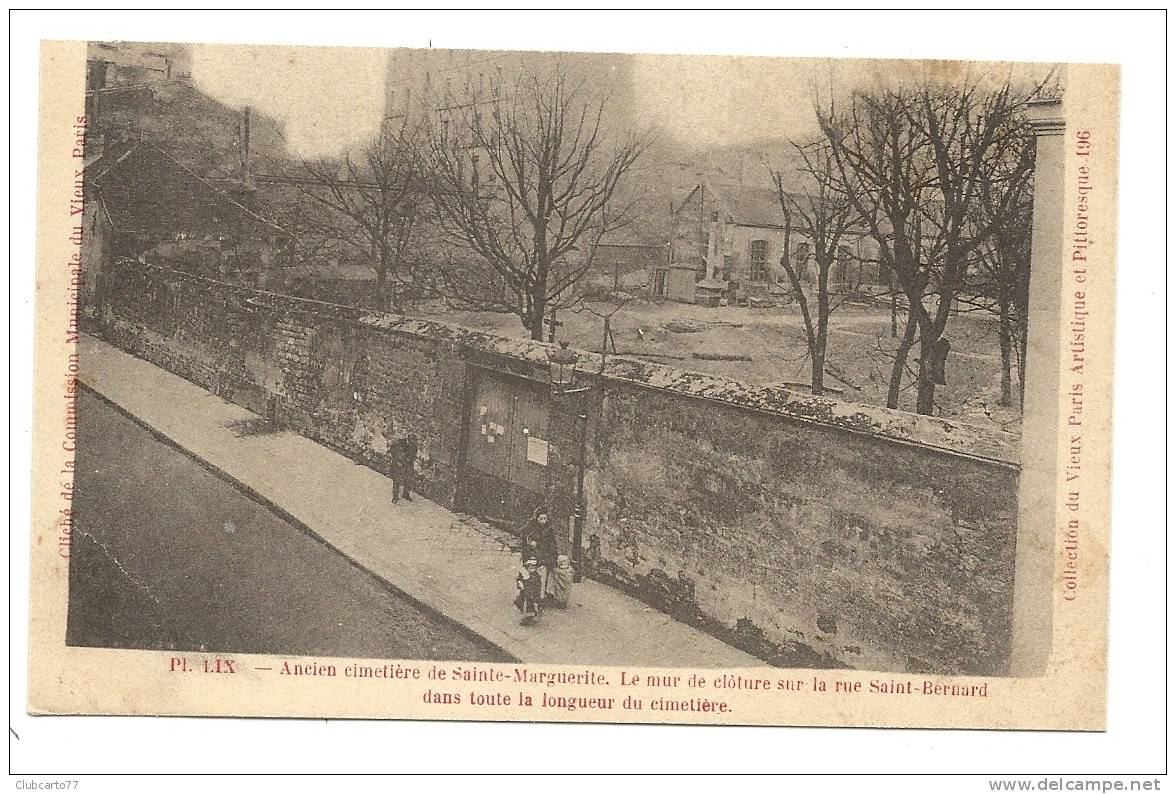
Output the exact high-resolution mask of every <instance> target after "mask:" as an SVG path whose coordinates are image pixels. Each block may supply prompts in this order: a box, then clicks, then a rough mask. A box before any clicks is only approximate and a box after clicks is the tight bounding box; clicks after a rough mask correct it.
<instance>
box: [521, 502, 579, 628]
mask: <svg viewBox="0 0 1176 794" xmlns="http://www.w3.org/2000/svg"><path fill="white" fill-rule="evenodd" d="M520 554H521V557H522V563H523V566H522V570H520V571H519V574H518V576H517V577H516V578H515V587H516V589H517V590H518V594H517V595H516V596H515V606H516V607H518V610H519V612H521V613H522V616H523V618H522V624H523V625H524V626H529V625H531V624H532V623H534V622H535V620H536V619H537V618H538V617H539V615H540V614H542V612H543V608H544V607H545V606H547V605H551V606H555V607H558V608H560V609H566V608H567V607H568V604H570V603H571V598H572V578H573V572H572V563H571V560H570V559H569V558H568V556H567V555H566V554H560V553H559V544H558V542H557V541H556V537H555V525H554V524H553V523H552V522H551V516H550V514H549V513H548V511H547V509H546V508H543V507H540V508H537V509H536V510H535V512H534V513H533V514H532V515H531V520H530V521H528V522H527V526H526V527H525V528H524V530H523V537H522V544H521V551H520Z"/></svg>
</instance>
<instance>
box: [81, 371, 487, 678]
mask: <svg viewBox="0 0 1176 794" xmlns="http://www.w3.org/2000/svg"><path fill="white" fill-rule="evenodd" d="M79 416H80V419H79V423H78V426H79V428H80V432H81V438H80V442H79V445H78V447H79V452H78V458H77V464H78V469H77V476H76V480H75V483H76V489H77V496H76V498H75V501H74V505H75V508H76V509H77V511H78V512H77V520H76V524H75V536H74V544H73V549H72V552H73V553H72V556H71V560H70V597H71V598H70V611H69V624H68V633H69V634H68V641H69V642H70V643H71V644H75V645H95V646H107V647H110V646H113V647H125V648H155V649H181V650H209V651H229V652H237V653H261V652H268V653H277V654H283V655H295V654H310V655H332V656H356V657H367V658H380V657H385V658H405V659H479V660H492V661H509V659H510V657H509V656H507V655H506V654H504V653H503V652H502V651H500V650H499V649H497V648H494V647H493V646H491V645H489V644H488V643H485V642H483V641H480V640H479V639H476V638H474V637H471V636H470V635H469V634H468V633H467V632H464V631H462V630H461V629H459V628H458V627H456V626H454V625H452V624H451V623H450V622H449V621H446V620H444V619H442V618H439V617H437V616H436V615H433V614H430V613H429V612H427V611H426V610H423V609H421V608H419V607H418V606H416V605H414V604H413V603H412V602H410V601H409V600H407V599H405V598H404V597H403V596H401V595H398V594H396V593H395V592H394V591H392V590H390V589H389V588H388V587H387V586H386V585H384V584H383V583H381V582H380V581H379V580H378V579H376V578H375V577H374V576H372V575H371V574H370V573H368V572H367V571H364V570H362V569H360V568H357V567H356V566H355V565H353V564H352V563H351V562H350V561H349V560H347V559H346V558H345V557H343V556H342V555H340V554H339V553H338V552H336V551H334V550H333V549H331V548H329V547H328V546H326V545H324V544H322V543H321V542H319V541H317V540H315V539H314V538H312V537H311V536H309V535H307V534H306V533H304V532H303V531H302V530H301V529H299V528H297V527H294V526H292V525H290V524H289V523H287V522H286V521H284V520H282V519H281V518H280V517H278V516H277V515H276V514H274V513H273V512H272V511H271V510H269V509H268V508H267V507H264V506H262V505H260V504H258V503H257V502H255V501H253V500H252V499H250V498H249V497H247V496H246V495H245V494H243V493H241V492H240V491H239V490H238V489H237V488H235V487H233V486H232V485H230V484H228V483H226V482H225V481H224V480H223V479H221V478H219V477H217V476H216V475H215V474H213V473H212V472H210V471H208V470H207V469H206V468H204V467H203V466H201V465H200V464H199V463H197V462H195V461H193V460H192V459H191V458H190V457H188V456H187V455H185V454H183V453H182V452H180V451H179V450H176V449H175V448H173V447H171V446H169V445H167V444H164V443H163V442H161V441H160V440H159V439H157V438H156V437H155V436H153V435H152V434H151V433H150V432H148V431H146V430H144V429H143V428H142V427H140V426H139V425H137V424H135V423H134V422H133V421H131V420H130V419H129V418H127V417H126V416H124V415H123V414H121V413H119V412H118V411H116V410H115V409H114V408H112V407H111V406H110V405H108V404H107V403H105V402H103V401H102V400H101V399H99V398H98V397H95V396H94V395H92V394H90V393H89V392H82V393H81V395H80V398H79Z"/></svg>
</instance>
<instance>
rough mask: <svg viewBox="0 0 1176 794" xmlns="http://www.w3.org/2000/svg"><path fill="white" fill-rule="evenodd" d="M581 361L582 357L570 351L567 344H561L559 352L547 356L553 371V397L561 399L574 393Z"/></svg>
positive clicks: (555, 351) (554, 351)
mask: <svg viewBox="0 0 1176 794" xmlns="http://www.w3.org/2000/svg"><path fill="white" fill-rule="evenodd" d="M579 360H580V357H579V356H577V355H576V351H574V350H569V349H568V343H567V342H560V343H559V349H558V350H553V351H552V352H550V353H548V354H547V362H548V367H549V368H550V369H551V394H552V396H553V397H559V396H561V395H564V394H568V393H570V392H571V391H573V389H572V384H573V383H575V381H576V363H577V362H578V361H579ZM581 391H586V390H581Z"/></svg>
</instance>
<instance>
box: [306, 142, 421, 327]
mask: <svg viewBox="0 0 1176 794" xmlns="http://www.w3.org/2000/svg"><path fill="white" fill-rule="evenodd" d="M421 141H422V135H421V131H420V128H419V127H405V128H401V129H393V128H392V127H390V126H385V128H384V129H383V130H382V131H381V133H380V135H379V137H378V138H377V139H376V140H374V141H372V142H371V143H370V144H368V145H367V146H365V147H364V148H363V149H362V150H361V151H359V152H358V153H357V154H354V155H353V154H351V153H348V154H346V155H344V156H343V157H341V158H337V159H332V160H324V161H320V162H315V163H311V162H306V161H304V162H303V163H302V169H301V171H302V173H301V174H300V175H298V176H296V177H295V178H293V179H291V180H290V182H291V184H294V185H295V186H296V187H297V189H298V191H299V192H300V193H301V195H302V196H304V197H305V198H306V199H308V200H309V201H310V202H312V203H314V204H318V205H320V206H321V207H324V208H326V209H327V210H328V212H326V213H316V214H308V215H306V216H305V217H304V219H303V223H310V224H312V226H313V227H314V228H315V230H316V231H317V233H318V235H319V237H320V239H321V240H324V241H326V242H327V243H334V244H336V245H337V246H341V247H342V248H344V249H346V250H350V251H351V252H352V253H353V254H354V255H355V257H356V258H357V259H358V260H359V261H361V262H367V263H370V265H371V267H372V269H373V270H374V271H375V274H376V284H375V291H374V294H373V296H372V300H373V304H374V305H375V306H376V307H377V308H379V309H388V308H392V309H394V310H398V309H399V308H400V304H401V298H402V297H403V292H404V290H405V289H406V288H408V287H409V286H410V285H411V283H412V278H411V274H410V273H408V272H406V271H407V270H408V267H407V266H408V264H409V262H410V259H411V253H412V251H413V249H414V246H415V245H416V243H418V242H419V232H420V227H421V225H422V216H423V215H424V214H425V212H426V211H427V210H428V208H429V203H428V193H427V191H426V189H425V186H424V173H423V160H422V158H421V151H420V145H421Z"/></svg>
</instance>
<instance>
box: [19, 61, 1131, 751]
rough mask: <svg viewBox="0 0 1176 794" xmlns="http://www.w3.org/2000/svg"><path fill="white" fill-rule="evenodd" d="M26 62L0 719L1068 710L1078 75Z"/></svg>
mask: <svg viewBox="0 0 1176 794" xmlns="http://www.w3.org/2000/svg"><path fill="white" fill-rule="evenodd" d="M50 44H52V43H47V44H46V46H47V47H49V46H50ZM55 46H56V47H58V49H56V50H53V49H50V50H46V52H51V51H52V52H60V53H61V57H63V58H67V57H68V63H69V64H70V67H69V69H63V68H58V69H57V70H56V79H57V80H58V82H59V85H62V86H64V87H63V88H62V89H60V90H63V91H70V90H72V91H73V93H72V94H69V96H70V101H69V103H68V104H66V103H62V105H61V106H60V108H64V109H65V110H61V114H65V115H62V118H63V119H64V120H65V121H67V122H68V124H66V123H64V122H62V123H59V124H58V125H57V126H56V127H55V128H54V129H62V130H65V129H68V133H63V134H65V135H68V137H69V140H66V141H65V142H64V143H66V144H68V147H66V146H65V145H64V144H62V145H61V146H59V147H58V148H59V149H61V150H62V151H63V152H64V151H66V150H68V157H66V158H64V159H63V161H62V162H60V163H59V164H58V165H59V166H60V167H61V168H62V169H66V168H68V174H70V175H72V176H70V178H69V179H68V180H65V179H64V178H63V179H62V180H59V182H61V184H63V185H69V188H70V190H71V193H70V198H69V211H68V219H66V220H67V229H68V232H67V240H66V241H65V242H67V243H68V250H69V252H70V253H69V255H68V257H66V259H65V263H66V264H65V270H64V273H63V274H62V273H61V271H62V264H61V261H60V260H54V261H55V264H54V265H53V267H55V268H56V269H57V270H58V271H59V275H64V277H67V278H66V280H67V283H66V284H65V285H64V286H63V291H62V295H61V296H59V297H60V298H61V300H58V297H54V301H56V302H58V303H62V304H64V315H63V317H64V325H63V326H62V327H60V328H58V329H57V330H55V331H52V332H51V333H52V335H53V338H54V344H59V346H60V345H61V344H63V345H64V347H63V348H62V351H61V355H62V358H61V363H60V365H54V366H59V367H60V372H61V373H62V376H61V377H58V378H56V380H54V381H53V382H52V383H50V384H48V386H46V392H45V394H56V397H55V398H53V399H54V401H55V402H56V405H54V406H53V410H55V411H59V412H61V414H62V418H61V421H57V420H53V421H50V422H48V423H47V427H48V431H47V432H48V434H49V437H48V441H47V447H48V448H49V449H51V450H53V452H52V454H53V455H56V458H53V460H55V461H56V462H54V463H52V464H49V465H51V466H55V467H56V469H55V470H53V471H50V472H49V474H48V475H47V479H46V482H51V483H53V484H52V486H51V489H52V490H51V491H50V493H49V497H48V498H50V499H51V500H53V501H54V504H55V506H54V510H53V512H54V522H55V523H54V527H53V531H52V534H51V535H46V536H44V537H43V536H42V535H39V534H38V530H36V529H35V530H34V535H35V538H34V544H35V546H36V548H35V550H34V556H35V558H37V559H40V560H41V562H42V563H43V568H44V576H46V577H56V579H54V581H56V582H57V585H55V587H60V589H59V590H55V591H53V592H56V593H61V594H62V595H63V598H62V600H61V601H60V602H56V601H54V602H53V603H54V604H55V605H56V606H54V608H53V609H52V610H51V609H49V608H48V607H45V608H44V610H43V611H39V610H38V607H37V604H36V603H34V606H33V618H34V624H36V623H37V620H38V615H41V616H42V617H43V618H44V621H45V622H44V623H43V624H42V625H41V632H42V634H41V636H43V638H44V642H45V643H46V645H45V646H44V647H45V648H49V647H58V646H59V647H60V648H61V649H63V650H64V652H66V653H69V654H79V655H78V656H77V658H78V659H88V660H95V661H96V660H98V659H101V658H105V657H102V656H100V655H93V654H100V653H102V652H117V653H118V654H120V655H119V656H118V657H117V658H120V659H127V660H134V664H137V665H140V666H141V669H142V670H150V671H151V672H150V676H152V677H153V678H151V680H157V683H156V684H153V685H152V687H149V688H148V689H149V690H150V691H151V692H153V693H154V694H152V695H144V696H143V698H142V699H134V698H131V699H128V698H126V697H125V696H124V697H123V698H115V699H113V700H112V699H110V698H108V697H107V696H106V694H105V693H107V690H105V689H104V686H105V685H102V684H99V683H94V684H93V685H92V687H87V688H88V689H90V694H91V695H92V696H93V697H92V698H91V699H88V700H84V702H83V701H79V700H78V699H77V696H78V690H76V689H70V690H69V691H68V692H67V691H66V689H65V688H62V687H60V685H59V684H60V680H59V681H58V684H53V683H51V682H49V681H48V679H49V678H51V677H52V676H50V675H49V668H50V667H51V665H48V666H46V667H45V669H44V670H43V673H42V675H43V678H44V680H45V681H46V683H45V684H44V688H42V689H40V690H39V691H40V693H41V695H42V699H41V700H40V701H37V700H36V699H35V698H34V700H33V701H32V702H31V705H32V707H33V708H34V709H35V710H39V711H45V712H48V713H62V712H64V713H93V712H97V713H128V714H151V713H165V714H241V715H245V714H256V715H272V716H281V715H286V714H289V715H292V716H390V717H395V716H401V717H404V716H413V717H424V718H427V719H458V718H461V719H505V720H512V719H518V720H536V719H539V720H599V721H628V722H634V721H635V722H651V721H652V722H665V721H669V722H717V723H724V722H734V723H739V724H757V723H766V724H774V723H780V722H783V723H785V724H787V723H789V722H793V723H795V722H801V723H804V724H869V725H959V726H961V727H1005V726H1009V727H1012V726H1035V725H1036V726H1038V727H1048V726H1059V727H1072V728H1080V729H1087V730H1089V729H1095V730H1097V729H1098V728H1099V726H1101V725H1102V723H1103V720H1104V719H1105V691H1104V690H1105V679H1104V677H1103V672H1102V671H1103V670H1105V659H1104V658H1103V657H1104V656H1105V635H1104V634H1103V633H1101V632H1100V631H1097V630H1096V631H1093V632H1091V633H1090V634H1089V636H1086V637H1085V638H1084V639H1083V640H1082V642H1085V643H1088V645H1081V643H1079V644H1078V645H1076V644H1075V643H1074V642H1071V638H1070V637H1069V636H1067V635H1066V634H1065V632H1068V631H1069V629H1068V628H1067V627H1068V626H1070V625H1071V623H1070V621H1082V622H1084V623H1085V624H1086V625H1095V626H1103V624H1098V623H1097V620H1096V621H1095V622H1093V623H1091V622H1090V616H1091V615H1095V616H1097V615H1098V614H1100V613H1103V614H1105V583H1104V579H1105V557H1104V555H1105V548H1106V538H1107V525H1106V516H1105V510H1106V507H1105V498H1106V497H1105V492H1106V490H1107V489H1108V488H1109V446H1108V444H1109V407H1108V406H1109V393H1106V392H1105V390H1106V389H1108V388H1109V383H1110V365H1109V357H1104V356H1102V352H1101V351H1102V350H1103V349H1104V348H1105V346H1106V345H1107V344H1109V339H1110V324H1109V323H1110V321H1111V319H1112V318H1113V304H1112V303H1111V300H1113V283H1114V258H1113V253H1114V251H1113V247H1112V248H1108V249H1102V248H1098V247H1097V246H1094V244H1093V243H1092V239H1093V238H1094V237H1097V238H1098V240H1099V242H1101V241H1102V240H1103V239H1113V235H1114V222H1115V218H1114V212H1115V204H1114V199H1115V180H1116V170H1115V169H1116V149H1115V147H1116V145H1117V144H1116V143H1115V140H1116V138H1115V135H1116V125H1117V101H1118V82H1117V81H1118V73H1117V70H1116V69H1115V68H1114V67H1093V66H1082V65H1076V64H1065V63H1052V62H1041V63H1033V62H1017V63H1012V62H975V61H925V60H861V59H858V60H854V59H828V58H824V59H815V58H809V59H802V58H795V59H791V58H774V57H751V56H717V55H714V56H704V55H655V54H634V53H618V54H605V53H588V52H557V51H507V50H490V49H487V50H479V49H443V48H432V47H428V48H389V49H375V48H369V49H359V48H339V47H306V46H298V47H293V46H275V45H241V44H194V43H164V42H153V41H122V40H110V41H105V40H104V41H89V42H85V43H82V42H73V43H65V44H58V45H55ZM63 62H64V61H63ZM83 62H84V74H83V73H82V72H83V70H82V69H81V68H79V67H80V66H81V65H82V64H83ZM43 68H48V66H46V64H45V63H44V62H43ZM75 73H76V74H75ZM67 75H72V77H71V79H76V85H74V86H73V88H72V89H71V88H70V83H69V81H68V80H67V79H66V76H67ZM43 79H44V78H43ZM1092 104H1098V105H1100V106H1101V107H1102V108H1104V109H1106V108H1110V110H1111V111H1112V112H1110V113H1104V114H1103V115H1101V116H1100V117H1099V119H1098V122H1097V124H1095V123H1093V122H1088V120H1087V118H1086V116H1085V115H1084V113H1085V112H1086V110H1087V109H1089V108H1090V107H1091V106H1092ZM75 106H76V108H77V112H76V113H73V111H72V110H69V109H70V108H73V107H75ZM60 108H59V109H60ZM66 111H68V114H67V113H66ZM42 123H43V124H44V121H43V122H42ZM43 129H47V128H43ZM1092 130H1094V131H1093V132H1092ZM44 134H46V135H48V132H47V131H46V132H44ZM57 142H58V143H61V141H60V140H58V141H57ZM41 156H42V158H43V160H42V163H44V162H46V160H45V159H44V158H48V157H49V156H50V155H49V154H48V153H47V152H45V151H43V152H42V155H41ZM54 156H56V155H54ZM45 167H46V166H45V165H44V164H43V165H42V169H44V168H45ZM53 212H54V213H55V215H54V217H55V218H56V217H57V216H60V215H61V214H62V213H61V212H60V208H55V209H54V210H53ZM1095 228H1097V229H1099V230H1100V232H1102V233H1103V234H1104V235H1105V238H1104V237H1103V236H1099V235H1093V236H1091V237H1088V236H1087V235H1088V230H1091V229H1095ZM59 237H60V235H59ZM63 244H64V243H63ZM42 269H44V268H43V267H42ZM1075 285H1077V289H1074V288H1073V287H1074V286H1075ZM1104 296H1105V297H1104ZM58 308H62V307H61V306H59V307H58ZM1096 321H1097V325H1096ZM44 322H46V323H47V322H49V320H47V319H44ZM42 328H44V326H42ZM1088 367H1089V369H1088ZM1104 384H1105V385H1104ZM1104 394H1105V399H1103V398H1102V395H1104ZM49 399H50V398H49V397H38V404H43V403H46V401H47V400H49ZM58 503H59V504H58ZM46 538H47V545H45V544H42V541H43V540H45V539H46ZM50 549H51V553H49V554H44V552H45V551H46V550H50ZM42 555H43V556H42ZM37 575H38V574H37V570H36V569H35V570H34V577H36V576H37ZM44 592H45V593H46V595H44V596H42V597H43V598H44V599H45V601H44V603H49V601H51V600H52V598H51V596H50V595H48V593H49V590H45V591H44ZM37 598H38V595H37V592H34V601H36V599H37ZM1079 608H1081V609H1083V610H1087V611H1086V612H1083V613H1081V614H1079V613H1078V612H1077V611H1076V610H1078V609H1079ZM54 610H57V611H54ZM34 628H36V626H35V627H34ZM1102 631H1105V626H1103V628H1102ZM1059 636H1062V637H1063V638H1064V639H1065V642H1063V643H1059V642H1058V637H1059ZM1079 645H1081V648H1082V649H1084V650H1081V652H1080V650H1079ZM128 652H146V653H139V654H137V655H136V654H128ZM1059 654H1062V655H1061V656H1059ZM1081 654H1085V657H1084V658H1087V659H1090V658H1094V659H1095V660H1096V663H1095V664H1094V665H1090V664H1089V663H1086V666H1085V667H1084V668H1083V669H1084V670H1085V672H1084V673H1083V675H1089V676H1090V679H1089V685H1087V686H1083V687H1081V688H1080V690H1079V691H1080V694H1079V695H1076V696H1075V697H1073V698H1071V699H1069V700H1067V701H1066V702H1064V703H1059V704H1057V705H1056V706H1054V707H1051V708H1052V709H1053V710H1052V711H1050V710H1047V711H1045V712H1041V713H1037V714H1035V713H1033V711H1032V710H1031V709H1026V710H1024V712H1018V713H1017V714H1016V715H1012V716H1010V715H1009V714H1007V713H1006V712H1007V711H1008V708H1009V707H1008V705H1007V702H1008V699H1009V698H1013V697H1014V695H1013V694H1012V693H1013V691H1014V688H1015V687H1020V686H1028V687H1035V686H1040V687H1048V686H1053V685H1054V683H1055V682H1056V681H1057V680H1058V677H1059V675H1061V674H1060V673H1059V670H1064V669H1069V668H1067V665H1073V664H1078V662H1077V661H1075V660H1076V659H1077V657H1078V656H1079V655H1081ZM41 658H42V659H43V658H44V657H41ZM38 664H39V660H38V658H37V657H36V655H34V658H33V659H32V661H31V662H30V666H31V667H34V668H36V667H37V666H38ZM189 674H191V675H189ZM1034 679H1041V682H1040V683H1033V680H1034ZM124 683H125V682H124ZM218 687H225V688H222V689H219V690H218V689H217V688H218ZM314 687H318V688H319V689H318V690H314V691H318V692H319V693H320V694H319V695H318V696H316V695H314V694H310V693H311V692H312V689H310V688H314ZM376 687H384V688H383V689H379V690H377V689H375V688H376ZM1002 687H1004V689H1002ZM392 688H394V689H392ZM116 691H118V687H113V688H112V689H110V690H109V695H110V697H111V698H113V695H114V692H116ZM210 691H218V692H219V693H220V694H216V695H213V696H208V693H209V692H210ZM377 691H378V692H380V693H381V694H378V695H376V694H373V693H375V692H377ZM293 692H297V693H299V694H298V697H293V696H289V693H293ZM331 693H345V694H346V697H343V696H342V695H340V696H339V697H338V698H336V697H335V696H334V695H332V694H331ZM255 695H256V697H257V698H259V699H258V700H256V701H254V700H253V699H252V698H253V697H254V696H255ZM284 696H286V697H285V699H283V697H284ZM834 697H835V698H840V699H841V700H839V701H837V702H838V703H839V705H838V706H837V707H836V708H834V709H820V708H816V709H813V708H812V703H813V702H814V699H815V700H816V701H819V700H820V699H822V698H834ZM855 699H856V700H855ZM915 701H917V702H918V704H919V705H917V706H909V705H908V704H911V703H913V702H915ZM275 703H277V704H280V705H274V704H275ZM855 703H857V704H858V705H855ZM197 704H198V705H197ZM752 704H756V705H752ZM802 704H803V705H802ZM846 704H848V705H846ZM907 708H913V709H914V711H911V712H909V713H908V712H907V711H905V709H907ZM957 708H958V709H960V711H956V709H957ZM780 709H783V711H781V710H780Z"/></svg>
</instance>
